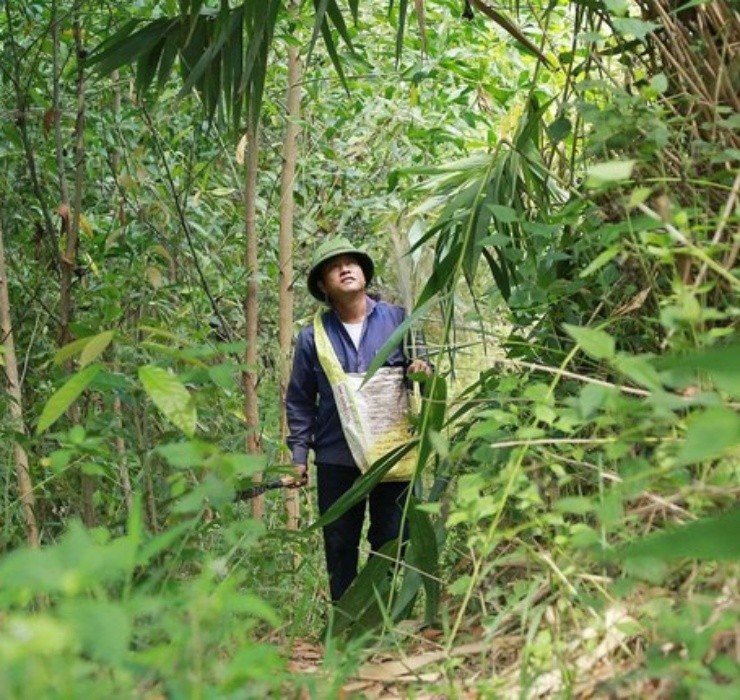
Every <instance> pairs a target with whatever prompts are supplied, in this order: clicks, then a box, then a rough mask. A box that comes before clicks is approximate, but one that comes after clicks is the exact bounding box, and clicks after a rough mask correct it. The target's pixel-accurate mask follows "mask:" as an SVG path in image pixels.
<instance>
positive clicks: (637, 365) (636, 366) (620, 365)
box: [614, 353, 663, 392]
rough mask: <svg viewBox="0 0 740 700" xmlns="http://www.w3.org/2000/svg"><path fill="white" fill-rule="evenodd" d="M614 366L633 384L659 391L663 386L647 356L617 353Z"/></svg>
mask: <svg viewBox="0 0 740 700" xmlns="http://www.w3.org/2000/svg"><path fill="white" fill-rule="evenodd" d="M614 366H615V367H616V368H617V369H618V370H619V371H620V372H622V374H624V375H625V376H626V377H628V378H629V379H631V380H632V381H633V382H635V384H638V385H639V386H643V387H645V388H646V389H650V391H655V392H660V391H661V390H662V388H663V385H662V382H661V380H660V375H659V374H658V372H657V370H656V369H655V367H653V365H652V363H651V361H650V358H648V357H647V356H642V355H626V354H624V353H618V354H617V356H616V357H615V358H614Z"/></svg>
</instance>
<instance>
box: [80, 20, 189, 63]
mask: <svg viewBox="0 0 740 700" xmlns="http://www.w3.org/2000/svg"><path fill="white" fill-rule="evenodd" d="M179 24H180V20H179V19H171V18H168V17H161V18H159V19H155V20H153V21H152V22H150V23H149V24H147V25H146V26H144V27H143V28H141V29H140V30H139V31H137V32H134V31H133V30H134V29H135V28H136V27H137V26H139V22H138V21H135V20H132V21H131V22H129V23H128V24H126V25H125V26H124V27H123V28H122V29H121V30H120V31H119V32H117V33H116V34H114V35H113V36H112V37H111V38H110V39H108V40H107V41H105V42H103V43H102V44H101V45H100V46H99V47H98V48H97V49H95V50H94V51H93V54H92V55H91V56H90V57H89V58H88V59H87V63H88V65H92V66H94V67H95V69H96V71H97V72H98V73H99V74H100V75H109V74H110V73H112V72H113V71H114V70H116V69H117V68H121V67H122V66H125V65H130V64H132V63H135V62H136V61H137V60H138V59H139V57H140V56H141V55H142V54H144V53H146V52H148V51H151V49H152V47H153V46H156V45H157V44H158V43H159V42H160V41H161V40H162V39H163V37H165V36H166V35H167V34H169V33H170V32H171V31H173V30H176V29H178V28H179ZM132 32H133V33H132Z"/></svg>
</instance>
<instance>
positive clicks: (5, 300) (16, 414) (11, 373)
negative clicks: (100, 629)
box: [0, 227, 39, 547]
mask: <svg viewBox="0 0 740 700" xmlns="http://www.w3.org/2000/svg"><path fill="white" fill-rule="evenodd" d="M0 333H2V336H1V337H0V341H2V346H3V348H4V352H3V354H2V355H1V356H0V360H1V362H0V364H4V367H5V376H6V377H7V382H8V395H9V396H10V402H9V403H10V421H11V426H12V428H13V429H14V430H15V432H17V433H19V434H21V435H23V434H25V432H26V430H25V426H24V423H23V396H22V393H21V385H20V382H19V379H18V363H17V361H16V357H15V344H14V342H13V324H12V321H11V319H10V294H9V292H8V277H7V270H6V267H5V246H4V244H3V230H2V227H0ZM13 451H14V454H15V468H16V475H17V479H18V497H19V499H20V502H21V506H22V508H23V520H24V522H25V525H26V539H27V540H28V544H29V545H30V546H31V547H38V546H39V530H38V526H37V524H36V514H35V512H34V498H33V483H32V482H31V472H30V469H29V465H28V455H27V454H26V451H25V450H24V449H23V446H22V445H21V444H20V443H19V442H17V441H14V442H13Z"/></svg>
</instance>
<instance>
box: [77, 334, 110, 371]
mask: <svg viewBox="0 0 740 700" xmlns="http://www.w3.org/2000/svg"><path fill="white" fill-rule="evenodd" d="M115 336H116V332H115V331H104V332H103V333H98V335H95V336H93V337H92V338H90V339H88V340H89V342H88V343H87V344H86V345H85V347H84V349H83V350H82V353H81V354H80V367H87V365H89V364H90V363H91V362H94V361H95V360H97V359H98V357H100V356H101V355H102V354H103V353H104V352H105V350H106V348H107V347H108V346H109V345H110V344H111V342H112V340H113V338H115Z"/></svg>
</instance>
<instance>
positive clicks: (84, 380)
mask: <svg viewBox="0 0 740 700" xmlns="http://www.w3.org/2000/svg"><path fill="white" fill-rule="evenodd" d="M101 369H102V367H101V366H100V365H89V366H88V367H85V369H83V370H81V371H79V372H77V374H75V375H74V376H73V377H72V378H71V379H69V380H68V381H67V382H66V383H65V384H64V386H62V387H61V388H60V389H58V390H57V391H56V392H54V394H53V395H52V396H51V398H50V399H49V400H48V401H47V402H46V405H45V406H44V409H43V410H42V411H41V416H40V417H39V422H38V425H37V426H36V434H37V435H40V434H41V433H43V432H44V431H45V430H46V429H47V428H49V427H50V426H51V425H53V424H54V422H55V421H56V420H57V419H58V418H59V417H60V416H62V415H63V414H64V412H65V411H66V410H67V409H68V408H69V407H70V406H71V405H72V403H74V401H75V399H76V398H77V397H78V396H79V395H80V394H81V393H82V392H83V391H85V389H87V387H88V386H90V383H91V382H92V381H93V379H95V377H96V376H97V375H98V373H99V372H100V370H101Z"/></svg>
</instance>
